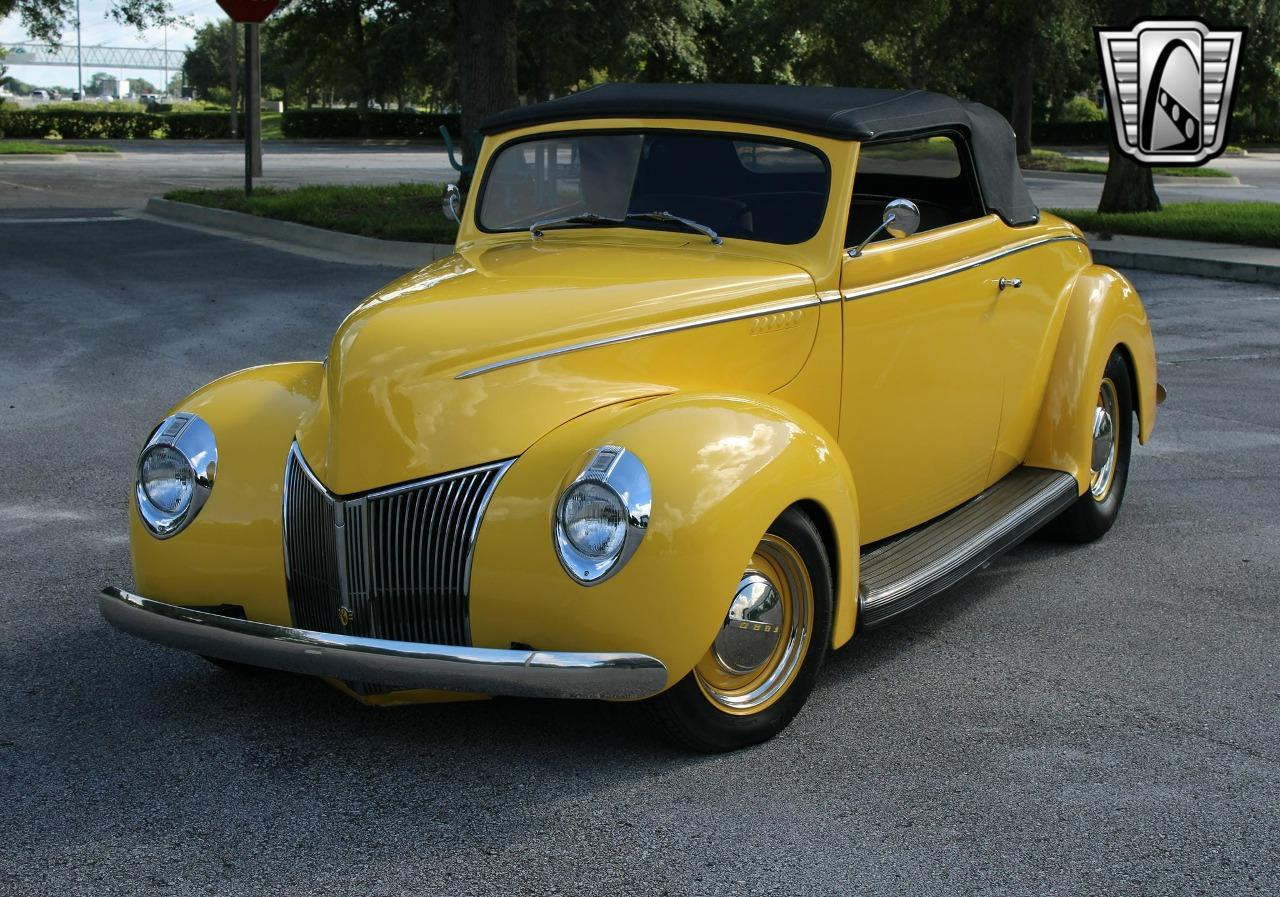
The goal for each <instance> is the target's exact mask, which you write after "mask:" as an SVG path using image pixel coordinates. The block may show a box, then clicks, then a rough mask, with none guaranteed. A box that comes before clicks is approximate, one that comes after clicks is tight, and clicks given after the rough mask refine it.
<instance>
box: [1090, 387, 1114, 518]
mask: <svg viewBox="0 0 1280 897" xmlns="http://www.w3.org/2000/svg"><path fill="white" fill-rule="evenodd" d="M1119 407H1120V401H1119V399H1118V397H1117V395H1116V385H1115V384H1114V383H1113V382H1111V378H1109V377H1104V378H1103V379H1102V385H1101V386H1099V387H1098V404H1097V405H1096V406H1095V407H1094V409H1093V448H1092V459H1091V460H1090V463H1089V492H1090V493H1091V494H1092V495H1093V500H1094V501H1106V500H1107V496H1108V495H1110V494H1111V487H1112V485H1113V484H1114V483H1115V481H1116V459H1117V458H1118V457H1119V456H1120V439H1119V433H1117V432H1116V428H1117V427H1118V426H1119V419H1118V417H1117V414H1118V409H1119Z"/></svg>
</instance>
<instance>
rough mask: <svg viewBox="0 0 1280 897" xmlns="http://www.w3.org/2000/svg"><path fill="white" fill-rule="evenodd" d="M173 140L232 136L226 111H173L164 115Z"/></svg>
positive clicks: (213, 138)
mask: <svg viewBox="0 0 1280 897" xmlns="http://www.w3.org/2000/svg"><path fill="white" fill-rule="evenodd" d="M164 123H165V127H166V131H167V136H168V137H169V139H171V140H221V139H225V138H229V137H232V136H233V135H232V133H231V118H230V116H229V115H228V114H227V113H226V112H171V113H170V114H168V115H166V116H165V117H164Z"/></svg>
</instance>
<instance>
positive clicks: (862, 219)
mask: <svg viewBox="0 0 1280 897" xmlns="http://www.w3.org/2000/svg"><path fill="white" fill-rule="evenodd" d="M898 198H902V199H909V200H911V201H912V202H914V203H915V204H916V205H917V206H919V207H920V231H926V230H932V229H933V228H936V227H945V226H947V225H948V224H956V223H959V222H961V221H967V220H969V219H970V218H978V217H981V216H982V215H983V213H984V210H983V208H982V203H981V201H980V194H979V193H978V185H977V179H976V178H975V176H974V172H973V170H972V164H971V163H970V157H969V153H968V148H967V147H965V146H964V145H963V143H962V138H961V137H959V136H958V135H952V134H935V135H933V136H931V137H918V138H915V139H913V140H898V141H895V142H892V143H864V144H863V145H862V147H861V150H860V151H859V153H858V171H857V173H856V174H855V175H854V180H853V203H852V204H851V205H850V207H849V227H848V231H847V234H846V236H845V245H846V246H856V245H857V244H859V243H861V242H862V241H863V240H864V239H866V236H867V234H869V233H871V232H872V231H874V230H875V229H876V227H877V226H878V225H879V224H880V219H881V215H882V214H883V213H884V207H885V203H887V202H889V200H891V199H898ZM885 238H887V235H885V236H884V237H878V238H877V239H885Z"/></svg>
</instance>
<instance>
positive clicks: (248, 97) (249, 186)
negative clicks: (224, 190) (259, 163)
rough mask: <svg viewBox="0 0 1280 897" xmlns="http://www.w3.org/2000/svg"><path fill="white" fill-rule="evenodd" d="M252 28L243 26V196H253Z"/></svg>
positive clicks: (254, 48) (253, 49) (249, 25)
mask: <svg viewBox="0 0 1280 897" xmlns="http://www.w3.org/2000/svg"><path fill="white" fill-rule="evenodd" d="M255 50H257V46H256V45H255V42H253V26H251V24H246V26H244V196H253V115H252V113H251V111H250V110H251V109H252V106H253V93H255V90H256V84H255V83H253V51H255Z"/></svg>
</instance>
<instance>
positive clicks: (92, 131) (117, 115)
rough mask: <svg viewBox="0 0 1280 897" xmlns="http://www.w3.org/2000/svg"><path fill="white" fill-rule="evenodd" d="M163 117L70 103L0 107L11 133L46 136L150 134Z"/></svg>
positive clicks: (2, 124) (2, 127) (3, 126)
mask: <svg viewBox="0 0 1280 897" xmlns="http://www.w3.org/2000/svg"><path fill="white" fill-rule="evenodd" d="M163 126H164V117H163V116H160V115H152V114H150V113H147V112H110V111H108V112H102V111H99V110H96V109H81V108H76V107H68V106H44V107H39V108H36V109H14V110H9V109H6V110H4V111H0V131H4V132H5V135H6V136H8V137H24V138H36V139H39V138H43V137H46V136H47V135H49V134H51V133H54V132H56V133H57V134H58V135H59V136H61V137H65V138H68V139H72V140H82V139H85V138H108V139H111V138H114V139H117V140H127V139H130V138H134V137H143V138H145V137H150V136H151V134H152V132H153V131H155V130H156V129H157V128H161V127H163Z"/></svg>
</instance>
